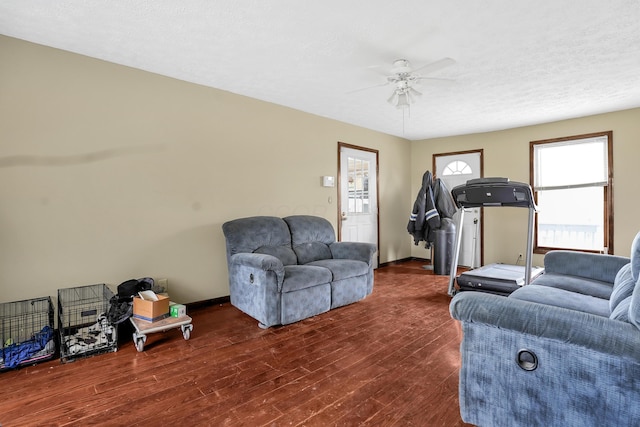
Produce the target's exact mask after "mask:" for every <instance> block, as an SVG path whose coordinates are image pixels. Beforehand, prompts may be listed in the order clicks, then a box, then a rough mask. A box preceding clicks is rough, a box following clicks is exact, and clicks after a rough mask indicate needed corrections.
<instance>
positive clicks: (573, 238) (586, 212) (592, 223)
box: [538, 187, 604, 251]
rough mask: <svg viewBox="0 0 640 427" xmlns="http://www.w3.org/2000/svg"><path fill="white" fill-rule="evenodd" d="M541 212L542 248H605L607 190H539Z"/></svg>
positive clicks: (539, 214) (539, 226)
mask: <svg viewBox="0 0 640 427" xmlns="http://www.w3.org/2000/svg"><path fill="white" fill-rule="evenodd" d="M538 209H539V212H538V246H542V247H549V248H566V249H580V250H593V251H602V250H603V249H604V215H603V212H604V187H586V188H575V189H568V190H547V191H538Z"/></svg>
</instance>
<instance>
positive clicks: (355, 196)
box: [348, 157, 370, 214]
mask: <svg viewBox="0 0 640 427" xmlns="http://www.w3.org/2000/svg"><path fill="white" fill-rule="evenodd" d="M348 165H349V171H348V177H349V182H348V187H349V206H348V212H349V213H350V214H359V213H369V210H370V204H369V161H367V160H362V159H357V158H353V157H349V158H348Z"/></svg>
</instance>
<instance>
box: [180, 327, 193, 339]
mask: <svg viewBox="0 0 640 427" xmlns="http://www.w3.org/2000/svg"><path fill="white" fill-rule="evenodd" d="M191 328H192V326H191V325H184V326H182V336H183V337H184V339H185V340H188V339H189V338H191Z"/></svg>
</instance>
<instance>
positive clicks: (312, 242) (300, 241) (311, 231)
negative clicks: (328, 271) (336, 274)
mask: <svg viewBox="0 0 640 427" xmlns="http://www.w3.org/2000/svg"><path fill="white" fill-rule="evenodd" d="M284 221H285V222H286V223H287V225H288V226H289V230H290V231H291V246H292V247H293V250H294V251H295V253H296V255H297V256H298V264H307V263H309V262H313V261H318V260H321V259H330V258H332V255H331V250H330V249H329V245H330V244H331V243H333V242H335V241H336V234H335V231H334V230H333V226H332V225H331V223H330V222H329V221H327V220H326V219H324V218H320V217H317V216H309V215H294V216H288V217H286V218H284Z"/></svg>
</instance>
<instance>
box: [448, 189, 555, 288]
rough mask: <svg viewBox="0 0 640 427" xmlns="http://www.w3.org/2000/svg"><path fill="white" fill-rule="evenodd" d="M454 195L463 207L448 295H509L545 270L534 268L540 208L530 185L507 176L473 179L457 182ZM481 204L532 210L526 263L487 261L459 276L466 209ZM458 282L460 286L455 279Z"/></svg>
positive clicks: (458, 204) (459, 205)
mask: <svg viewBox="0 0 640 427" xmlns="http://www.w3.org/2000/svg"><path fill="white" fill-rule="evenodd" d="M451 195H452V196H453V200H454V201H455V203H456V206H457V207H458V208H460V219H459V222H458V228H457V233H456V243H455V249H454V253H453V257H452V260H451V273H450V276H449V295H450V296H454V295H455V294H456V293H457V292H459V291H470V290H474V291H483V292H489V293H493V294H499V295H509V294H510V293H511V292H513V291H515V290H516V289H518V288H519V287H521V286H525V285H528V284H529V283H530V282H531V281H532V280H533V279H535V278H536V277H538V276H539V275H540V274H542V273H543V272H544V269H543V268H541V267H535V268H532V267H531V257H532V255H533V230H534V217H535V213H536V211H537V208H536V204H535V201H534V199H533V192H532V191H531V187H530V186H529V184H525V183H522V182H515V181H509V179H508V178H479V179H471V180H469V181H467V182H466V184H463V185H458V186H457V187H454V188H453V189H452V190H451ZM478 207H516V208H527V209H529V227H528V234H527V256H526V262H525V264H526V265H525V266H519V265H508V264H498V263H496V264H488V265H485V266H482V267H480V268H477V269H475V270H470V271H467V272H464V273H462V274H461V275H460V276H458V277H457V278H456V270H457V267H458V258H459V255H460V243H461V240H462V223H463V220H464V210H465V209H466V208H478ZM456 279H457V282H458V289H456V287H455V282H456Z"/></svg>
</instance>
